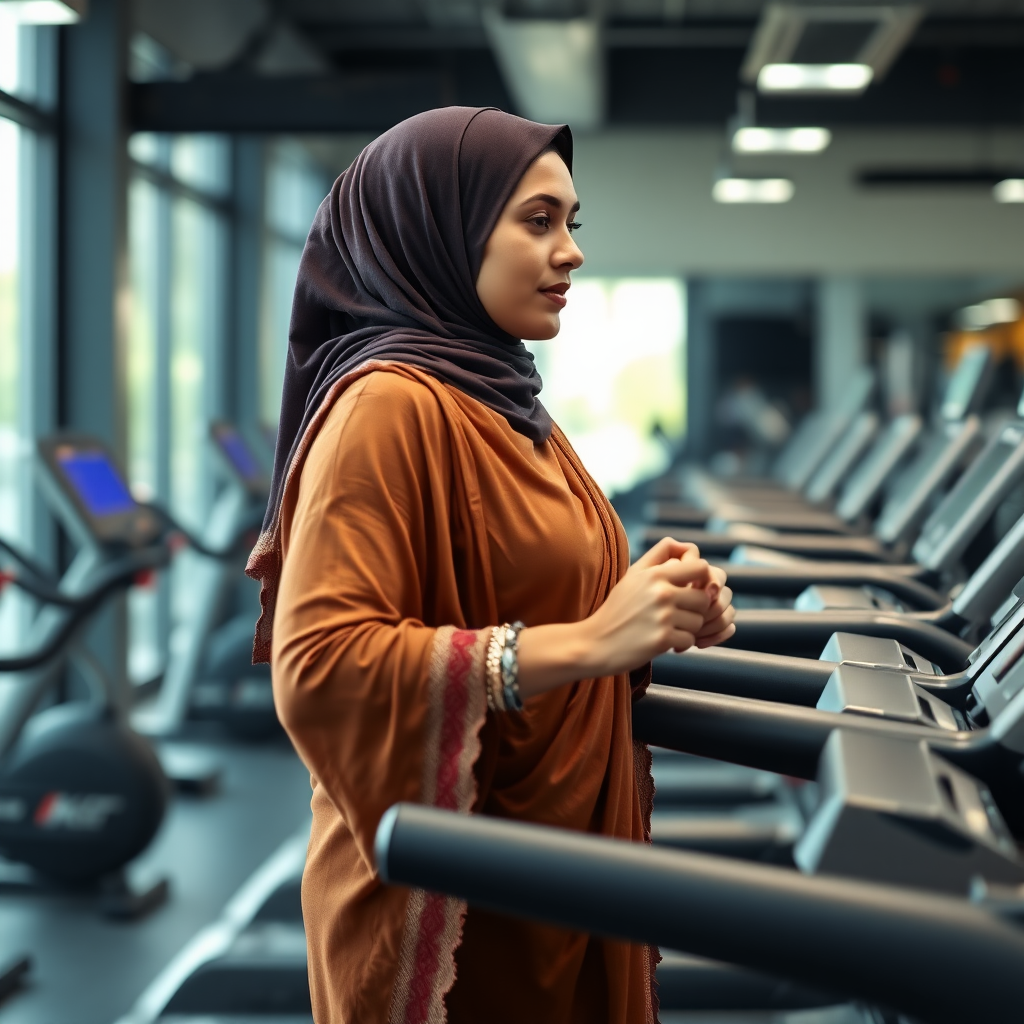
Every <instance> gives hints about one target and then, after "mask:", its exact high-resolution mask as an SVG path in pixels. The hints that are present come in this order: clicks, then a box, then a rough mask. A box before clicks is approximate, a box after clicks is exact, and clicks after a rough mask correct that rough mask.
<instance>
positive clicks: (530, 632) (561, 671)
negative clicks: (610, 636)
mask: <svg viewBox="0 0 1024 1024" xmlns="http://www.w3.org/2000/svg"><path fill="white" fill-rule="evenodd" d="M518 658H519V692H520V693H521V694H522V696H523V698H524V699H525V698H527V697H532V696H535V695H536V694H538V693H544V692H546V691H547V690H552V689H554V688H555V687H556V686H561V685H563V684H564V683H571V682H575V681H576V680H578V679H590V678H592V677H594V676H601V675H604V674H605V672H604V671H603V665H602V662H601V658H600V654H599V651H598V645H597V644H596V643H595V638H594V637H593V636H592V630H591V629H590V624H589V620H586V619H585V620H584V621H583V622H567V623H558V624H551V625H546V626H532V627H530V626H528V627H527V628H526V629H524V630H523V631H522V633H520V635H519V650H518Z"/></svg>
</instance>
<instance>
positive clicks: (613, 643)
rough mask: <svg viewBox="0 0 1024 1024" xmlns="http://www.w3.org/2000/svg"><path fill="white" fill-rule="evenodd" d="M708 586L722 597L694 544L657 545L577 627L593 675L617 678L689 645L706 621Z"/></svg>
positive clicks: (670, 542)
mask: <svg viewBox="0 0 1024 1024" xmlns="http://www.w3.org/2000/svg"><path fill="white" fill-rule="evenodd" d="M711 586H716V587H717V595H716V596H718V597H719V598H721V596H722V587H721V585H720V584H717V583H716V580H715V577H714V576H713V573H712V570H711V566H709V565H708V563H707V562H705V561H704V559H702V558H701V557H700V554H699V552H698V551H697V549H696V547H694V545H692V544H684V543H682V542H681V541H677V540H673V539H672V538H670V537H666V538H665V539H664V540H661V541H659V542H658V543H657V544H656V545H655V546H654V547H653V548H651V549H650V551H648V552H647V553H646V554H645V555H643V557H641V558H639V559H637V561H636V562H634V563H633V564H632V565H631V566H630V567H629V570H628V571H627V573H626V575H625V576H623V577H622V579H621V580H619V582H618V583H617V584H616V585H615V587H613V588H612V592H611V593H610V594H609V595H608V598H607V600H606V601H605V602H604V604H603V605H601V607H600V608H599V609H598V610H597V611H596V612H594V614H593V615H591V616H590V618H588V619H586V620H585V621H584V622H583V623H581V626H583V627H584V629H585V631H586V633H587V634H588V635H589V646H590V658H589V659H588V660H590V665H589V667H590V670H591V672H592V674H593V675H617V674H618V673H620V672H627V671H629V670H631V669H634V668H636V667H637V666H638V665H643V664H644V662H646V661H650V660H651V658H654V657H656V656H657V655H659V654H664V653H665V652H666V651H669V650H676V651H685V650H686V649H687V648H689V647H692V646H693V645H694V643H695V642H696V640H697V637H698V635H699V634H700V633H701V631H702V630H703V629H704V628H705V626H706V624H707V622H708V619H707V616H708V612H709V609H710V608H711V605H712V597H711V595H710V594H709V593H708V589H707V588H708V587H711ZM723 611H724V610H723ZM721 614H722V613H721V612H720V613H718V614H716V616H715V619H714V620H713V621H717V620H718V618H720V616H721Z"/></svg>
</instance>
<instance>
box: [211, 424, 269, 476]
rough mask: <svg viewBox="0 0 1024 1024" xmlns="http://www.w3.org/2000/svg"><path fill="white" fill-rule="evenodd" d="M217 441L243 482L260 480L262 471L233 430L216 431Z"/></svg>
mask: <svg viewBox="0 0 1024 1024" xmlns="http://www.w3.org/2000/svg"><path fill="white" fill-rule="evenodd" d="M217 440H218V441H219V442H220V446H221V448H223V449H224V454H225V455H226V456H227V457H228V459H229V460H230V461H231V465H232V466H234V467H235V469H236V470H237V471H238V475H239V476H240V477H241V478H242V479H243V480H259V479H261V478H262V476H263V471H262V469H261V468H260V464H259V463H258V462H257V461H256V458H255V457H254V456H253V454H252V452H251V451H249V446H248V445H247V444H246V443H245V441H243V440H242V438H241V436H240V435H239V434H236V433H235V431H233V430H224V429H220V430H218V431H217Z"/></svg>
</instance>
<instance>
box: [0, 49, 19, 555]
mask: <svg viewBox="0 0 1024 1024" xmlns="http://www.w3.org/2000/svg"><path fill="white" fill-rule="evenodd" d="M2 59H3V58H2V56H0V66H2ZM20 132H21V129H20V128H19V127H18V126H17V125H16V124H14V123H12V122H11V121H5V120H4V119H3V118H0V524H3V526H2V529H3V532H4V534H5V535H6V536H9V537H10V536H17V535H18V534H19V532H20V531H19V529H18V526H19V515H18V493H17V488H18V450H19V431H18V363H19V358H18V356H19V351H18V350H19V339H20V334H21V331H20V317H19V301H18V299H19V291H20V289H19V275H18V263H19V260H18V250H19V247H20V246H19V238H20V231H19V230H18V210H19V203H18V191H19V190H18V185H19V181H18V178H19V175H18V167H19V164H20V159H19V149H20V146H19V142H20Z"/></svg>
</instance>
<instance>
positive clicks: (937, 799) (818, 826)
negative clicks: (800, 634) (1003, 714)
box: [793, 729, 1024, 896]
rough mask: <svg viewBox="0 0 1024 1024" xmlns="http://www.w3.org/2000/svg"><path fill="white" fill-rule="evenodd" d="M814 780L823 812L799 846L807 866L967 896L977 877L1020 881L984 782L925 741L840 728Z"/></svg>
mask: <svg viewBox="0 0 1024 1024" xmlns="http://www.w3.org/2000/svg"><path fill="white" fill-rule="evenodd" d="M818 785H819V787H820V799H819V803H818V807H817V810H816V811H815V813H814V814H813V815H812V817H811V819H810V821H809V822H808V825H807V828H806V830H805V831H804V834H803V836H802V837H801V838H800V841H799V842H798V843H797V845H796V847H795V849H794V851H793V859H794V860H795V861H796V863H797V866H798V867H799V868H800V869H801V870H803V871H806V872H808V873H812V874H829V875H841V876H845V877H848V878H863V879H868V880H871V881H875V882H883V883H888V884H891V885H905V886H909V887H911V888H915V889H932V890H939V891H946V892H950V893H955V894H958V895H961V896H964V895H966V894H967V893H968V891H969V890H970V887H971V885H972V883H973V880H974V879H975V878H976V877H980V878H983V879H985V880H986V881H989V882H996V883H1002V884H1006V885H1021V884H1022V883H1024V862H1022V861H1021V858H1020V854H1019V852H1018V850H1017V845H1016V843H1014V841H1013V838H1012V836H1011V835H1010V831H1009V829H1008V828H1007V827H1006V823H1005V821H1004V820H1003V817H1002V815H1001V814H1000V812H999V809H998V807H996V803H995V800H994V799H993V798H992V794H991V793H990V791H989V790H988V788H987V787H986V786H985V785H984V784H983V783H980V782H978V781H977V780H976V779H975V778H973V777H972V776H970V775H968V774H967V773H966V772H964V771H962V770H961V769H959V768H957V767H955V766H954V765H952V764H950V763H949V762H948V761H946V760H945V759H944V758H942V757H939V756H938V755H936V754H935V753H933V752H932V751H930V750H929V749H928V746H927V744H925V743H921V742H918V741H915V740H907V739H903V738H895V737H890V736H880V735H873V734H871V733H862V732H844V731H843V730H842V729H836V730H835V731H833V733H832V735H831V736H830V737H829V738H828V740H827V742H826V743H825V747H824V749H823V750H822V754H821V761H820V763H819V767H818Z"/></svg>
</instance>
